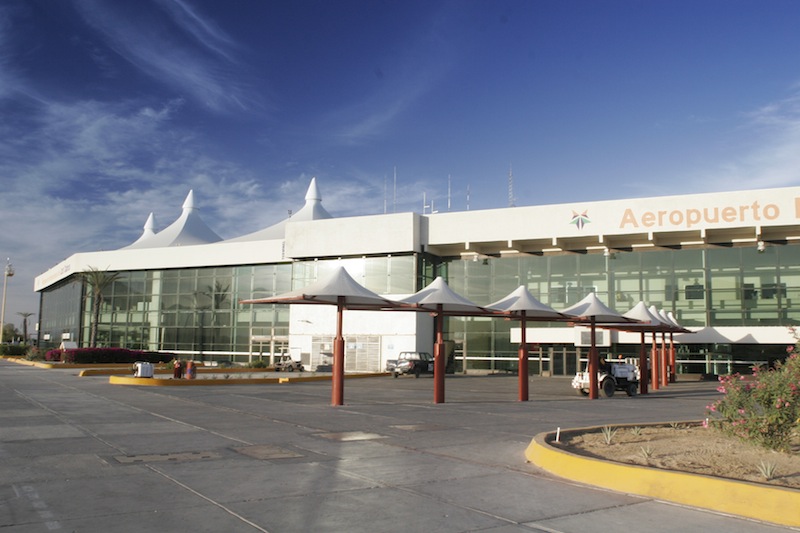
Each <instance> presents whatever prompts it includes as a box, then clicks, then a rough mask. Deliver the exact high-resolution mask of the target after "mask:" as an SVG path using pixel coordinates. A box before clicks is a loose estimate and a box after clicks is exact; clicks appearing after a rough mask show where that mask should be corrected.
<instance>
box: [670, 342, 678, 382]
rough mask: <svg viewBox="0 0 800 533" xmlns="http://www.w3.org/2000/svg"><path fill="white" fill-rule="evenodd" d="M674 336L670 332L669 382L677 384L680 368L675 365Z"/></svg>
mask: <svg viewBox="0 0 800 533" xmlns="http://www.w3.org/2000/svg"><path fill="white" fill-rule="evenodd" d="M673 335H674V334H673V333H672V332H670V334H669V365H670V366H669V368H670V374H669V382H670V383H675V382H676V381H678V367H677V366H676V365H675V337H674V336H673Z"/></svg>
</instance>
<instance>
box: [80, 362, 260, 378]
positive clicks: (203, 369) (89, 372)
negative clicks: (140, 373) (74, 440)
mask: <svg viewBox="0 0 800 533" xmlns="http://www.w3.org/2000/svg"><path fill="white" fill-rule="evenodd" d="M172 370H173V369H172V366H171V365H163V366H155V369H154V374H156V375H172ZM195 370H196V372H197V373H198V374H264V373H267V372H273V371H274V370H273V369H271V368H237V367H232V368H226V367H216V366H200V367H195ZM131 373H132V365H125V366H124V367H119V368H87V369H85V370H81V372H80V374H78V375H79V376H80V377H86V376H114V375H118V374H131Z"/></svg>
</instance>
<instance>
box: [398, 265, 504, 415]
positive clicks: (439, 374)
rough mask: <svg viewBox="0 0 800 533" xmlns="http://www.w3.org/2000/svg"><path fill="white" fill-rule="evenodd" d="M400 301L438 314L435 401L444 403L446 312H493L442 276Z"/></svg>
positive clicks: (435, 347) (435, 317)
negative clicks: (458, 290)
mask: <svg viewBox="0 0 800 533" xmlns="http://www.w3.org/2000/svg"><path fill="white" fill-rule="evenodd" d="M397 303H399V304H401V305H403V306H404V307H405V308H407V309H414V310H416V311H427V312H429V313H431V314H432V315H433V316H434V320H435V332H436V341H435V344H434V346H433V382H434V385H433V402H434V403H444V374H445V365H446V362H445V357H446V354H445V344H444V333H443V331H444V317H445V315H456V316H464V315H491V314H493V313H492V311H489V310H487V309H486V308H484V307H480V306H478V305H476V304H474V303H472V302H470V301H469V300H467V299H466V298H464V297H463V296H459V295H458V294H456V293H455V292H453V290H452V289H451V288H450V287H449V286H448V285H447V283H446V282H445V281H444V279H443V278H442V277H441V276H439V277H437V278H436V279H435V280H433V281H432V282H431V283H430V284H428V286H427V287H425V288H424V289H421V290H419V291H417V292H415V293H414V294H412V295H411V296H409V297H407V298H404V299H402V300H398V302H397Z"/></svg>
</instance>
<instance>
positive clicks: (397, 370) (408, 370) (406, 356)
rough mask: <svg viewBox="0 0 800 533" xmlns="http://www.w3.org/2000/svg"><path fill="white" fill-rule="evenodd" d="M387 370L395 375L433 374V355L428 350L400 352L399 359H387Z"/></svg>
mask: <svg viewBox="0 0 800 533" xmlns="http://www.w3.org/2000/svg"><path fill="white" fill-rule="evenodd" d="M386 371H387V372H391V373H392V375H393V376H394V377H398V376H399V375H401V374H414V377H419V375H420V374H433V356H432V355H431V354H429V353H428V352H400V354H399V355H398V356H397V359H389V360H388V361H386Z"/></svg>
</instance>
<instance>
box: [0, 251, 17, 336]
mask: <svg viewBox="0 0 800 533" xmlns="http://www.w3.org/2000/svg"><path fill="white" fill-rule="evenodd" d="M13 275H14V267H12V266H11V258H7V259H6V269H5V271H4V272H3V305H2V307H0V344H3V333H4V330H5V325H6V287H7V286H8V278H10V277H11V276H13Z"/></svg>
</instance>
